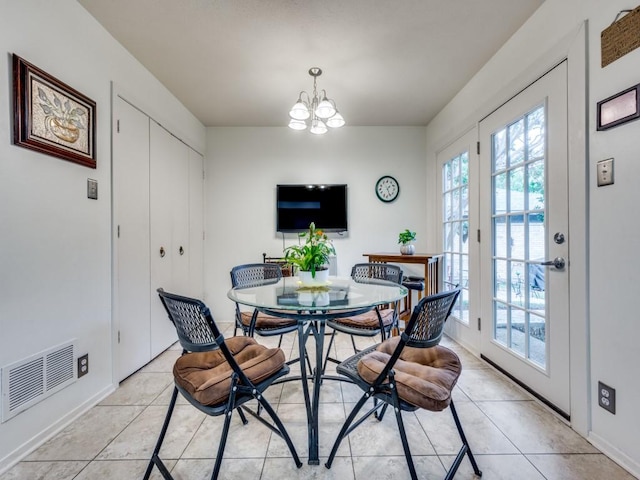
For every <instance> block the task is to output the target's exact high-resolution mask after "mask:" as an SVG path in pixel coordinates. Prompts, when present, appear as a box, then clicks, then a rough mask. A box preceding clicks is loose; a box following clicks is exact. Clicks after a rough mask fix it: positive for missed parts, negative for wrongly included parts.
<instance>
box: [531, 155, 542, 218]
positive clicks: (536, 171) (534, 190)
mask: <svg viewBox="0 0 640 480" xmlns="http://www.w3.org/2000/svg"><path fill="white" fill-rule="evenodd" d="M527 169H528V175H527V177H528V178H527V180H528V185H527V186H528V188H529V205H528V207H527V208H528V210H542V209H544V160H539V161H537V162H533V163H531V164H530V165H529V166H528V167H527Z"/></svg>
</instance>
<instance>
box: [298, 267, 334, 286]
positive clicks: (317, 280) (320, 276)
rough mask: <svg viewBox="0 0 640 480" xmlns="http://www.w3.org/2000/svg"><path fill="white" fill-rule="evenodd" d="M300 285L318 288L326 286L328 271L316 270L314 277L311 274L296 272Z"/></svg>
mask: <svg viewBox="0 0 640 480" xmlns="http://www.w3.org/2000/svg"><path fill="white" fill-rule="evenodd" d="M298 278H299V279H300V283H302V285H303V286H305V287H318V286H322V285H326V284H327V279H328V278H329V270H316V276H315V277H312V276H311V272H305V271H302V270H300V271H298Z"/></svg>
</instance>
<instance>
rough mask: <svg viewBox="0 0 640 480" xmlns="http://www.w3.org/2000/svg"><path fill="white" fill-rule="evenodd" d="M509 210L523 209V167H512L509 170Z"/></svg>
mask: <svg viewBox="0 0 640 480" xmlns="http://www.w3.org/2000/svg"><path fill="white" fill-rule="evenodd" d="M509 188H510V190H509V211H510V212H521V211H523V210H524V167H518V168H514V169H513V170H511V171H510V172H509Z"/></svg>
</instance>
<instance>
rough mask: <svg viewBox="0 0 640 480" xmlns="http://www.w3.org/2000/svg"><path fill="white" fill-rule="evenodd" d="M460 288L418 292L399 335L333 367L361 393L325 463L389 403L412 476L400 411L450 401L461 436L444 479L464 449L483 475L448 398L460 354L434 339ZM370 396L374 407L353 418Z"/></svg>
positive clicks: (440, 407) (457, 372) (441, 407)
mask: <svg viewBox="0 0 640 480" xmlns="http://www.w3.org/2000/svg"><path fill="white" fill-rule="evenodd" d="M459 294H460V289H455V290H450V291H447V292H443V293H438V294H435V295H430V296H427V297H424V298H422V299H421V300H420V301H419V302H418V304H417V305H416V307H415V308H414V310H413V313H412V315H411V319H410V320H409V322H408V323H407V326H406V328H405V330H404V332H402V333H401V334H400V336H396V337H392V338H390V339H388V340H385V341H384V342H382V343H381V344H379V345H376V346H373V347H370V348H368V349H366V350H363V351H362V352H360V353H358V354H356V355H354V356H352V357H350V358H348V359H347V360H345V361H344V362H342V363H341V364H340V365H339V366H338V368H337V371H338V373H339V374H341V375H344V376H346V377H347V378H349V379H350V380H352V381H353V382H354V383H355V384H356V385H358V386H359V387H360V388H361V389H362V390H363V392H364V394H363V395H362V397H361V398H360V400H359V401H358V403H357V404H356V406H355V407H354V408H353V410H352V411H351V413H350V414H349V416H348V417H347V420H346V421H345V423H344V425H343V427H342V429H341V430H340V433H339V434H338V437H337V438H336V441H335V443H334V445H333V448H332V450H331V453H330V455H329V459H328V460H327V463H326V464H325V465H326V467H327V468H331V464H332V462H333V459H334V458H335V455H336V452H337V451H338V447H339V446H340V443H341V442H342V440H343V439H344V438H345V437H346V436H347V435H349V434H350V433H351V432H352V431H353V430H354V429H355V428H357V427H358V426H359V425H360V424H361V423H362V422H363V421H364V420H366V419H367V418H368V417H369V416H370V415H371V414H373V413H376V416H377V418H378V419H379V420H381V419H382V417H383V416H384V412H385V410H386V408H387V406H389V405H391V407H392V409H393V411H394V412H395V416H396V422H397V424H398V429H399V432H400V438H401V440H402V447H403V449H404V454H405V457H406V459H407V464H408V467H409V471H410V473H411V478H412V479H413V480H416V479H417V478H418V476H417V473H416V469H415V466H414V464H413V459H412V457H411V451H410V449H409V442H408V441H407V436H406V432H405V429H404V423H403V421H402V412H403V411H407V412H413V411H416V410H417V409H419V408H423V409H426V410H430V411H442V410H444V409H446V408H447V407H449V408H450V410H451V413H452V415H453V419H454V421H455V424H456V427H457V429H458V433H459V434H460V438H461V440H462V447H461V448H460V450H459V452H458V454H457V456H456V458H455V460H454V462H453V465H452V466H451V468H450V469H449V471H448V472H447V474H446V477H445V479H446V480H450V479H452V478H453V477H454V475H455V473H456V471H457V470H458V467H459V466H460V463H461V462H462V460H463V458H464V456H465V454H466V455H467V456H468V457H469V460H470V462H471V465H472V467H473V471H474V473H475V474H476V475H477V476H481V475H482V472H481V471H480V469H479V468H478V465H477V463H476V461H475V458H474V456H473V454H472V452H471V449H470V447H469V443H468V442H467V438H466V436H465V434H464V432H463V430H462V425H461V423H460V419H459V418H458V414H457V412H456V409H455V407H454V405H453V400H452V399H451V391H452V390H453V388H454V386H455V384H456V382H457V380H458V377H459V376H460V373H461V371H462V366H461V364H460V359H459V358H458V356H457V355H456V354H455V353H454V352H452V351H451V350H449V349H448V348H445V347H442V346H440V345H438V344H439V342H440V339H441V338H442V333H443V330H444V324H445V321H446V320H447V318H448V317H449V315H450V313H451V309H452V308H453V305H454V303H455V301H456V299H457V298H458V295H459ZM369 398H373V399H374V406H373V408H371V409H370V410H369V411H368V412H367V413H365V414H364V415H362V416H361V417H360V418H358V419H357V421H355V422H354V420H356V417H357V415H358V413H359V411H360V409H361V408H362V407H363V405H364V404H365V403H366V401H367V400H368V399H369Z"/></svg>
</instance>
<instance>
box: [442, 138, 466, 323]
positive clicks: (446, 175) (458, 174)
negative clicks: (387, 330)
mask: <svg viewBox="0 0 640 480" xmlns="http://www.w3.org/2000/svg"><path fill="white" fill-rule="evenodd" d="M442 209H443V211H442V220H443V222H442V232H443V233H442V234H443V238H442V246H443V254H444V259H443V260H444V261H443V275H444V282H445V288H446V287H454V286H456V285H459V286H460V287H461V288H462V291H461V293H460V296H459V297H458V300H457V302H456V305H455V306H454V308H453V311H452V315H453V316H454V317H455V318H457V319H458V320H459V321H461V322H463V323H465V324H469V152H468V151H465V152H463V153H460V154H459V155H457V156H455V157H453V158H451V159H450V160H448V161H447V162H445V163H444V165H443V166H442Z"/></svg>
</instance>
